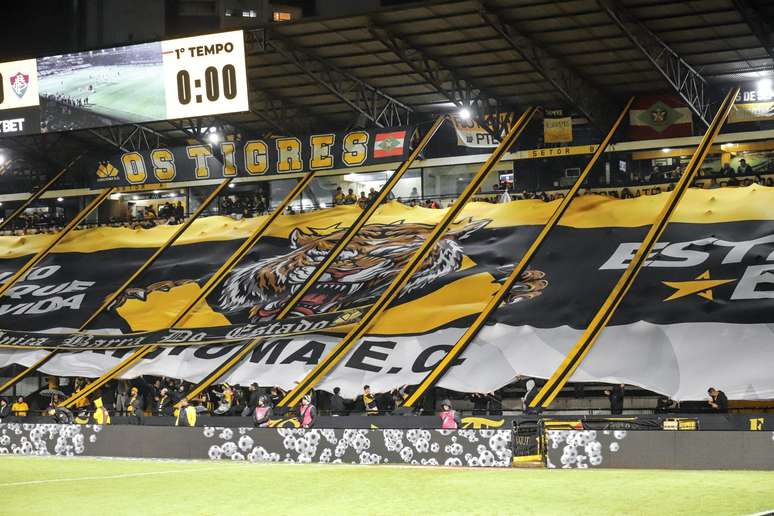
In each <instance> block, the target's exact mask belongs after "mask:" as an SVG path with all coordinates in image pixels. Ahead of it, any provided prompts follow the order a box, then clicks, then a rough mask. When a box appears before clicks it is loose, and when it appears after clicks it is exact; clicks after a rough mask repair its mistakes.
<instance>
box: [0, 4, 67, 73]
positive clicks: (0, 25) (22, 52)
mask: <svg viewBox="0 0 774 516" xmlns="http://www.w3.org/2000/svg"><path fill="white" fill-rule="evenodd" d="M72 4H73V2H72V0H47V1H46V2H35V1H31V2H26V1H11V2H3V14H2V16H1V17H0V60H3V61H10V60H14V59H17V58H29V57H35V56H39V55H46V54H56V53H59V52H60V51H61V50H71V49H72V48H73V41H72V36H71V32H72V31H73V16H72Z"/></svg>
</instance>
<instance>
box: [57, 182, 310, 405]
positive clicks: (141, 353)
mask: <svg viewBox="0 0 774 516" xmlns="http://www.w3.org/2000/svg"><path fill="white" fill-rule="evenodd" d="M314 175H315V172H309V173H307V174H306V175H305V176H304V177H303V178H301V179H300V180H299V181H298V183H297V184H296V186H294V187H293V189H292V190H291V191H290V193H288V194H287V196H286V197H285V199H283V201H282V202H281V203H280V204H279V205H278V206H277V208H276V209H275V210H274V212H272V214H271V215H269V216H268V217H266V218H265V219H264V221H263V222H262V223H261V224H260V225H259V226H258V227H257V228H256V229H255V230H254V231H253V233H252V234H251V235H250V237H248V238H247V239H246V240H245V241H244V242H243V243H242V245H240V246H239V248H238V249H237V250H236V251H235V252H234V253H233V254H232V255H231V256H230V257H229V258H228V260H227V261H226V263H224V264H223V265H222V266H221V267H220V268H219V269H218V271H217V272H216V273H215V274H214V275H213V276H212V277H211V278H210V279H209V280H208V281H207V283H205V285H204V287H203V288H202V291H201V292H200V293H199V295H197V296H196V297H195V298H194V299H192V300H191V301H189V302H188V303H187V304H186V307H185V308H184V309H183V310H182V311H181V312H180V313H179V314H178V315H177V316H176V317H175V319H174V321H173V322H172V323H171V325H170V326H175V325H176V324H178V323H179V322H180V321H181V320H182V319H183V318H184V317H185V316H186V315H187V314H188V311H189V310H191V309H192V308H193V307H194V306H196V305H197V304H198V303H199V301H200V300H202V299H204V298H205V297H206V296H207V295H209V293H210V291H211V290H212V289H213V288H214V286H215V285H217V283H218V282H219V281H220V280H221V279H222V278H223V277H225V275H226V274H228V272H229V271H230V270H231V269H232V268H233V267H234V266H235V265H236V264H237V263H238V262H239V260H240V259H241V258H242V257H243V256H244V255H245V254H247V252H248V251H249V250H250V249H251V248H252V246H253V245H255V243H256V242H257V241H258V240H260V239H261V237H263V235H264V234H265V233H266V230H267V229H268V228H269V226H271V224H272V223H273V222H274V221H275V220H277V217H279V216H280V215H281V214H282V213H283V212H284V211H285V208H286V207H287V206H288V205H289V204H290V203H291V202H292V201H293V200H294V199H295V198H296V197H297V196H298V195H299V194H300V193H301V192H303V191H304V189H305V188H306V187H307V186H309V183H310V182H311V181H312V179H313V178H314ZM157 348H158V346H156V345H155V344H148V345H145V346H141V347H140V348H138V349H137V350H136V351H135V352H134V353H132V354H131V355H130V356H129V357H128V358H126V359H125V360H123V361H121V362H120V363H118V364H116V366H115V367H113V368H112V369H111V370H110V371H108V372H107V373H105V374H103V375H102V376H100V377H99V378H97V379H96V380H93V381H91V382H90V383H89V384H88V385H86V386H85V387H84V388H83V389H81V390H80V391H78V392H77V393H75V394H73V395H72V396H70V397H69V398H67V399H66V400H65V401H64V402H62V405H61V406H63V407H70V406H71V405H73V404H74V403H75V402H76V401H78V400H79V399H81V398H83V397H85V396H89V395H91V394H92V393H93V392H95V391H96V390H98V389H100V388H101V387H102V386H103V385H105V384H106V383H107V382H109V381H110V380H112V379H113V378H115V377H116V376H118V375H120V374H122V373H123V372H124V371H126V370H128V369H130V368H131V367H132V366H134V365H135V364H137V363H138V362H139V361H140V360H141V359H142V358H143V357H145V356H146V355H148V354H149V353H151V352H153V351H155V350H156V349H157Z"/></svg>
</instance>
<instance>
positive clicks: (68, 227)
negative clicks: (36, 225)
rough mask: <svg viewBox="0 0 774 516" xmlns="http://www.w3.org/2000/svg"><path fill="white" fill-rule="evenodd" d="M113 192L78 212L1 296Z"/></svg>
mask: <svg viewBox="0 0 774 516" xmlns="http://www.w3.org/2000/svg"><path fill="white" fill-rule="evenodd" d="M113 190H114V189H113V188H108V189H107V190H102V192H100V193H99V194H97V195H96V196H95V197H94V199H92V200H91V202H90V203H89V204H88V205H87V206H86V207H85V208H83V209H82V210H81V211H80V212H78V214H77V215H76V216H75V217H74V218H73V219H72V220H71V221H70V222H68V223H67V225H66V226H65V227H64V229H62V231H60V232H59V233H57V234H56V236H55V237H54V238H53V239H52V240H51V241H50V242H49V243H48V244H46V246H45V247H43V249H41V250H39V251H38V252H37V253H36V254H35V256H33V257H32V258H30V259H29V260H28V261H27V263H25V264H24V265H22V267H21V269H19V270H17V271H16V273H15V274H14V275H13V276H11V277H10V278H8V280H6V282H5V283H3V284H2V285H0V296H3V295H4V294H5V293H6V292H8V289H9V288H11V287H13V286H14V284H15V283H16V282H18V281H19V280H20V279H21V278H23V277H24V276H25V275H26V274H27V273H28V272H29V271H30V269H32V268H33V267H35V266H36V265H37V264H39V263H40V262H41V261H42V260H43V258H45V257H46V256H47V255H48V253H49V252H51V250H52V249H53V248H54V247H55V246H56V245H57V244H58V243H59V242H61V241H62V239H63V238H64V237H66V236H67V235H68V234H69V233H70V231H72V230H73V229H75V227H76V226H77V225H78V224H80V223H81V222H82V221H83V219H85V218H86V217H88V216H89V213H91V212H92V211H93V210H94V209H95V208H96V207H97V206H99V205H100V203H101V202H102V201H104V200H105V198H106V197H107V196H108V195H110V194H111V193H112V192H113Z"/></svg>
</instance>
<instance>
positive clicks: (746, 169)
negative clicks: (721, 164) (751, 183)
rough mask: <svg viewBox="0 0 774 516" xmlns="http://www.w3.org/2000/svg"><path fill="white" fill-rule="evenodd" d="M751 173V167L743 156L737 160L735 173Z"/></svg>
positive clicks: (743, 174)
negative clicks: (737, 164)
mask: <svg viewBox="0 0 774 516" xmlns="http://www.w3.org/2000/svg"><path fill="white" fill-rule="evenodd" d="M752 173H753V169H752V167H751V166H750V165H748V164H747V161H745V159H744V158H742V159H740V160H739V166H738V167H736V174H737V175H739V176H749V175H751V174H752Z"/></svg>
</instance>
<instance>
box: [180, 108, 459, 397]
mask: <svg viewBox="0 0 774 516" xmlns="http://www.w3.org/2000/svg"><path fill="white" fill-rule="evenodd" d="M445 120H446V117H445V116H440V117H438V118H436V119H435V121H434V122H433V124H432V125H431V126H430V128H429V129H428V130H427V132H426V133H425V134H424V136H422V138H421V139H420V141H419V142H417V145H416V147H414V149H413V150H412V152H411V153H410V154H409V156H408V158H407V159H406V161H404V162H403V163H401V164H400V166H399V167H398V168H397V169H395V172H394V173H393V174H392V176H391V177H390V179H389V180H388V181H387V182H386V183H385V185H384V186H383V187H382V189H381V190H380V191H379V193H378V194H377V196H376V198H375V199H374V200H373V201H372V202H371V203H370V204H369V205H368V206H367V207H366V208H365V209H364V210H363V212H362V213H361V214H360V215H359V216H358V217H357V219H356V220H355V222H353V223H352V224H351V225H350V227H349V228H347V231H346V233H344V235H343V236H342V237H341V239H340V240H339V241H338V242H337V243H336V245H335V246H334V247H333V249H331V250H330V251H329V252H328V254H326V256H325V259H323V260H322V261H321V262H320V263H319V264H317V265H316V266H315V269H314V271H312V273H311V274H310V275H309V277H308V278H307V279H306V281H305V282H304V284H303V285H302V286H301V288H299V290H298V292H296V293H295V294H294V295H293V296H292V297H291V298H290V299H289V300H288V302H287V303H286V304H285V306H284V307H283V309H282V310H281V311H280V313H279V314H277V317H276V318H275V320H277V321H280V320H282V319H284V318H285V317H287V316H288V314H290V313H292V312H293V309H295V307H296V305H297V304H298V303H299V302H300V301H301V299H303V298H304V296H305V295H306V293H307V292H308V291H309V289H310V288H311V287H312V286H313V285H314V283H315V282H316V281H317V280H318V279H319V278H320V276H321V275H322V274H323V273H324V272H325V271H326V270H327V269H328V267H329V266H330V265H331V264H332V263H333V262H334V261H335V260H336V258H338V256H339V254H341V252H342V251H343V250H344V249H346V247H347V245H349V243H350V241H351V240H352V239H353V238H354V237H355V235H357V233H358V231H360V230H361V229H362V228H363V226H364V225H365V224H366V222H368V220H369V219H370V218H371V216H372V215H373V214H374V213H375V212H376V210H377V208H378V207H379V205H380V204H381V203H382V202H383V201H384V200H385V199H386V198H387V196H388V195H389V194H390V192H391V191H392V189H393V188H394V187H395V185H397V184H398V181H400V180H401V178H402V177H403V176H404V175H405V173H406V172H407V171H408V170H409V168H411V165H412V164H413V163H414V161H416V159H417V158H418V157H419V155H420V154H421V153H422V151H423V150H424V149H425V147H426V146H427V144H428V143H429V142H430V140H431V139H432V138H433V136H435V134H436V132H438V129H439V128H440V127H441V125H443V123H444V121H445ZM263 340H264V339H263V338H261V337H257V338H255V339H253V340H251V341H249V342H247V343H246V344H244V345H242V347H241V348H239V349H238V350H237V351H236V352H235V353H234V354H233V355H231V356H230V357H229V358H228V359H226V360H225V361H224V362H223V363H222V364H220V365H219V366H218V367H217V368H216V369H215V370H214V371H212V372H211V373H210V374H208V375H207V376H206V377H205V378H204V379H203V380H202V381H201V382H199V383H198V384H197V385H196V386H195V387H194V388H193V389H192V390H191V391H190V392H189V393H188V394H186V399H188V400H189V401H190V400H192V399H194V398H195V397H197V396H198V395H199V394H201V393H202V391H204V390H205V389H206V388H207V387H209V386H210V385H212V384H213V383H215V382H216V381H218V379H220V378H221V377H222V376H223V375H224V374H226V373H227V372H228V371H230V370H231V369H232V368H233V367H234V366H236V365H237V364H238V363H240V362H241V361H242V360H243V359H244V358H245V357H246V356H247V355H248V354H249V353H250V352H252V350H253V349H254V348H255V347H256V346H257V345H258V344H260V343H261V342H262V341H263Z"/></svg>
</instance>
